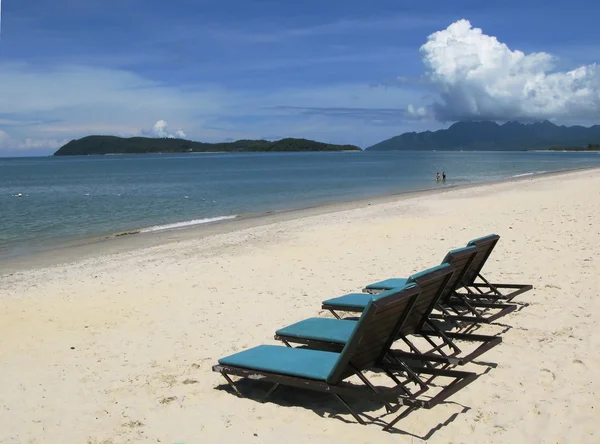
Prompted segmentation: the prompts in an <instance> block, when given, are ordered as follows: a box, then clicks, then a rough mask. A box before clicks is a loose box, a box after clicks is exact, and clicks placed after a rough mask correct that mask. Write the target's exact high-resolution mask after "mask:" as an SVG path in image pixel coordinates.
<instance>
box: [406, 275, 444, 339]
mask: <svg viewBox="0 0 600 444" xmlns="http://www.w3.org/2000/svg"><path fill="white" fill-rule="evenodd" d="M453 273H454V267H453V266H452V265H450V264H441V265H438V266H437V267H433V268H429V269H428V270H425V271H421V272H420V273H417V274H413V275H412V276H411V277H409V278H408V281H407V284H409V283H413V282H414V283H416V284H417V285H418V286H419V288H420V289H421V292H420V294H419V296H418V297H417V302H416V303H415V306H414V307H413V309H412V311H411V313H410V316H409V317H408V319H407V320H406V322H405V323H404V325H403V326H402V328H401V329H399V330H398V332H397V335H398V334H399V335H409V334H413V333H418V332H419V331H421V329H422V328H423V325H424V324H425V322H427V319H428V318H429V315H430V314H431V311H432V310H433V308H434V307H435V305H436V304H437V303H438V301H439V299H440V297H441V296H442V294H443V292H444V289H445V288H446V285H447V284H448V281H449V280H450V278H451V277H452V274H453Z"/></svg>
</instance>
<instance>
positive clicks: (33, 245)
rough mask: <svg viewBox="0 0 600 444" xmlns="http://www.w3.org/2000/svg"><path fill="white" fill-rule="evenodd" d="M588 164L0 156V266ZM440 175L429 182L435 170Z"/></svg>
mask: <svg viewBox="0 0 600 444" xmlns="http://www.w3.org/2000/svg"><path fill="white" fill-rule="evenodd" d="M586 167H600V155H599V154H598V153H595V152H587V153H586V152H546V151H545V152H530V151H523V152H442V151H438V152H435V151H430V152H407V151H403V152H368V151H367V152H327V153H314V152H312V153H202V154H195V153H186V154H148V155H112V156H111V155H108V156H73V157H27V158H0V261H1V260H5V259H10V258H17V257H23V256H27V255H31V254H36V253H39V252H43V251H48V250H52V249H55V248H61V247H62V246H64V245H67V244H73V243H77V242H80V243H85V242H92V241H96V240H98V239H102V238H105V237H111V236H116V235H118V234H124V233H136V232H152V231H164V230H177V229H183V228H185V227H190V226H194V225H202V224H207V223H211V224H212V223H218V222H221V221H227V220H231V219H233V218H236V217H240V216H244V215H247V214H250V213H252V214H261V213H268V212H273V211H280V210H290V209H301V208H308V207H313V206H317V205H322V204H326V203H334V202H343V201H352V200H357V199H363V198H369V197H377V196H385V195H391V194H397V193H408V192H411V191H418V190H428V189H436V188H444V187H455V186H460V185H467V184H478V183H485V182H490V181H497V180H502V179H509V178H517V177H524V176H532V175H536V174H542V173H548V172H554V171H565V170H572V169H579V168H586ZM443 171H445V172H446V174H447V179H446V181H445V182H441V181H440V182H436V181H435V175H436V173H437V172H439V173H442V172H443Z"/></svg>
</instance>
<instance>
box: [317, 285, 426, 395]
mask: <svg viewBox="0 0 600 444" xmlns="http://www.w3.org/2000/svg"><path fill="white" fill-rule="evenodd" d="M418 294H419V287H418V285H408V286H406V287H404V288H394V289H392V290H388V291H384V292H382V293H379V294H378V295H377V296H374V297H373V298H372V299H371V301H370V302H369V304H368V305H367V307H366V308H365V309H364V310H363V312H362V315H361V317H360V319H359V320H358V323H357V324H356V327H355V328H354V331H353V333H352V336H350V338H349V339H348V341H347V342H346V345H345V346H344V348H343V350H342V351H341V353H340V357H339V359H338V361H337V363H336V365H335V366H334V368H333V369H332V370H331V373H330V374H329V377H328V378H327V382H329V383H330V384H337V383H338V382H340V381H341V380H342V379H344V378H346V377H348V376H350V375H352V374H354V373H355V370H361V369H364V368H369V367H371V366H372V365H373V364H374V363H376V362H378V361H380V360H381V359H383V356H384V355H385V354H386V353H387V350H388V349H389V347H390V345H391V343H392V341H393V340H394V338H395V334H396V331H397V330H398V326H399V325H401V324H402V323H403V322H404V321H405V320H406V319H407V317H408V316H409V315H410V312H411V309H412V307H413V306H414V304H415V302H416V300H417V296H418ZM340 322H349V321H340Z"/></svg>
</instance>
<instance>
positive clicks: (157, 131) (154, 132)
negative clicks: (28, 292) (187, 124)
mask: <svg viewBox="0 0 600 444" xmlns="http://www.w3.org/2000/svg"><path fill="white" fill-rule="evenodd" d="M142 133H144V134H148V135H151V136H154V137H162V138H168V139H185V137H186V135H185V133H184V132H183V130H181V129H178V130H177V131H175V132H174V133H171V132H169V124H168V123H167V121H166V120H159V121H157V122H156V123H155V124H154V125H153V126H152V129H151V130H150V131H142Z"/></svg>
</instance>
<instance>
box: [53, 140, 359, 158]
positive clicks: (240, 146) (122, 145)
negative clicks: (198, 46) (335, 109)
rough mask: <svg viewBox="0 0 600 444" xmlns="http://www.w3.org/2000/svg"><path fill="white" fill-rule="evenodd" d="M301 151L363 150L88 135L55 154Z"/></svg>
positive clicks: (308, 142) (319, 144)
mask: <svg viewBox="0 0 600 444" xmlns="http://www.w3.org/2000/svg"><path fill="white" fill-rule="evenodd" d="M301 151H361V149H360V148H359V147H357V146H355V145H334V144H330V143H322V142H316V141H314V140H307V139H292V138H287V139H281V140H278V141H275V142H270V141H268V140H238V141H235V142H222V143H206V142H195V141H192V140H184V139H171V138H153V137H129V138H124V137H116V136H87V137H83V138H81V139H77V140H72V141H70V142H69V143H67V144H65V145H63V146H62V147H60V148H59V149H58V150H57V151H56V152H55V153H54V155H55V156H86V155H103V154H152V153H207V152H237V153H241V152H301Z"/></svg>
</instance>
